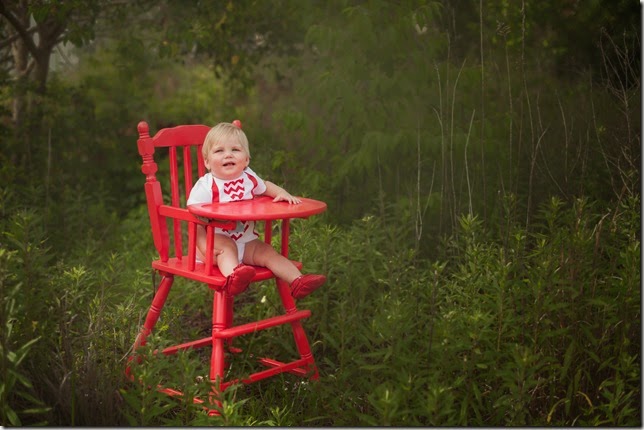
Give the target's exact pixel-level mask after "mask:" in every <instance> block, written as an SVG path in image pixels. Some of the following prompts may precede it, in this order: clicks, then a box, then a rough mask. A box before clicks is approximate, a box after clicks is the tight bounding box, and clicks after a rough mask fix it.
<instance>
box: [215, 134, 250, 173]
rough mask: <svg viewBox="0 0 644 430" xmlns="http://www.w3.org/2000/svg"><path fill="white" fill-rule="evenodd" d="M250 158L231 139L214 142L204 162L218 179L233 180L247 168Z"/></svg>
mask: <svg viewBox="0 0 644 430" xmlns="http://www.w3.org/2000/svg"><path fill="white" fill-rule="evenodd" d="M249 162H250V157H249V156H248V153H247V152H246V151H245V150H244V147H243V146H242V145H241V143H239V142H238V141H237V139H234V138H232V137H228V138H224V139H222V140H220V141H218V142H216V143H215V144H214V145H213V146H212V148H210V151H209V152H208V157H207V158H206V159H205V160H204V164H205V165H206V168H207V169H208V170H210V172H211V173H212V174H213V175H214V176H215V177H217V178H219V179H226V180H227V179H235V178H237V177H239V175H241V174H242V172H243V171H244V169H245V168H246V167H248V163H249Z"/></svg>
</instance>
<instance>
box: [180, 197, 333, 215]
mask: <svg viewBox="0 0 644 430" xmlns="http://www.w3.org/2000/svg"><path fill="white" fill-rule="evenodd" d="M300 199H301V200H302V203H300V204H290V203H287V202H273V199H272V198H270V197H266V196H260V197H255V198H254V199H252V200H242V201H239V202H230V203H220V202H217V203H200V204H196V205H190V206H188V210H189V211H190V212H191V213H192V214H194V215H198V216H202V217H205V218H215V219H223V220H237V221H264V220H274V219H289V218H308V217H310V216H311V215H317V214H319V213H322V212H324V211H325V210H326V203H324V202H321V201H318V200H313V199H307V198H304V197H300Z"/></svg>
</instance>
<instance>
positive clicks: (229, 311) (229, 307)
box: [226, 294, 235, 350]
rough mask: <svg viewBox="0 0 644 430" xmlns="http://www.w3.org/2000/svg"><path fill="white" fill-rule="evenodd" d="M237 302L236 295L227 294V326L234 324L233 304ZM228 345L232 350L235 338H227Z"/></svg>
mask: <svg viewBox="0 0 644 430" xmlns="http://www.w3.org/2000/svg"><path fill="white" fill-rule="evenodd" d="M234 304H235V296H233V295H232V294H226V328H230V327H232V326H233V305H234ZM226 345H227V346H228V350H231V348H232V346H233V338H232V337H231V338H230V339H227V340H226Z"/></svg>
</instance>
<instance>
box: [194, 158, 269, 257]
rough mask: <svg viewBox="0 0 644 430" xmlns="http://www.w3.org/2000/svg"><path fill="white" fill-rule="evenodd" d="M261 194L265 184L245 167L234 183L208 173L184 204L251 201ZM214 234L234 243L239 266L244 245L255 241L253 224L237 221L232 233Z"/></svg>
mask: <svg viewBox="0 0 644 430" xmlns="http://www.w3.org/2000/svg"><path fill="white" fill-rule="evenodd" d="M265 191H266V184H265V183H264V181H263V180H262V179H261V178H260V177H259V176H257V174H256V173H255V172H253V171H252V170H251V169H250V167H246V168H245V169H244V171H243V172H242V174H241V175H240V176H239V177H237V178H236V179H229V180H224V179H219V178H216V177H214V176H213V175H212V173H210V172H209V173H206V174H205V175H203V176H202V177H201V178H199V180H198V181H197V182H196V183H195V186H194V187H193V188H192V191H190V197H188V202H187V204H188V205H194V204H197V203H211V202H221V203H227V202H236V201H240V200H251V199H252V198H253V196H256V195H260V194H263V193H264V192H265ZM215 233H219V234H224V235H226V236H228V237H230V238H231V239H233V240H234V241H235V243H236V244H237V257H238V259H239V262H240V263H241V262H242V260H243V259H244V249H245V248H246V244H247V243H248V242H250V241H251V240H254V239H257V238H258V237H259V235H258V234H257V232H256V231H255V221H237V226H236V228H235V229H234V230H224V229H222V228H219V227H217V228H215Z"/></svg>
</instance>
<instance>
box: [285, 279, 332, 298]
mask: <svg viewBox="0 0 644 430" xmlns="http://www.w3.org/2000/svg"><path fill="white" fill-rule="evenodd" d="M325 282H326V276H324V275H313V274H309V275H301V276H299V277H297V278H295V280H294V281H293V282H291V295H292V296H293V297H294V298H296V299H301V298H302V297H306V296H308V295H309V294H311V293H312V292H313V291H315V290H317V289H318V288H319V287H321V286H322V285H324V283H325Z"/></svg>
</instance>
